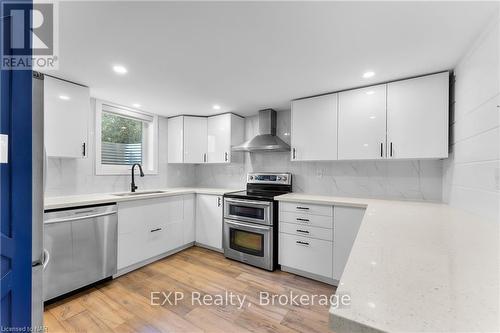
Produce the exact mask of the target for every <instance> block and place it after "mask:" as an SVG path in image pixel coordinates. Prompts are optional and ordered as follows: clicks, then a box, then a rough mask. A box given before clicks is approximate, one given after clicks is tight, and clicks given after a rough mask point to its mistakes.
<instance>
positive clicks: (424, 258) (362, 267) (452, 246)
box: [277, 193, 500, 333]
mask: <svg viewBox="0 0 500 333" xmlns="http://www.w3.org/2000/svg"><path fill="white" fill-rule="evenodd" d="M277 200H280V201H288V202H307V203H316V204H329V205H345V206H353V207H366V213H365V216H364V218H363V222H362V223H361V227H360V229H359V232H358V235H357V237H356V240H355V242H354V245H353V248H352V251H351V254H350V256H349V260H348V262H347V265H346V268H345V270H344V273H343V275H342V278H341V280H340V284H339V287H338V288H337V292H336V293H337V294H339V295H342V294H349V295H350V297H351V305H350V306H348V307H345V308H334V307H332V308H330V325H331V328H332V329H333V330H334V331H335V332H336V333H342V332H355V331H356V332H376V331H385V332H410V331H411V332H457V331H460V332H472V331H474V332H477V331H482V332H499V331H500V310H499V308H500V288H499V281H500V245H499V244H500V241H499V238H500V223H499V221H489V220H484V219H482V218H479V217H478V216H475V215H471V214H468V213H466V212H464V211H462V210H458V209H454V208H451V207H449V206H448V205H445V204H437V203H425V202H411V201H391V200H374V199H356V198H339V197H328V196H315V195H307V194H299V193H291V194H285V195H282V196H280V197H277Z"/></svg>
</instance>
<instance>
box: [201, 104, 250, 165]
mask: <svg viewBox="0 0 500 333" xmlns="http://www.w3.org/2000/svg"><path fill="white" fill-rule="evenodd" d="M244 139H245V119H244V118H242V117H240V116H237V115H235V114H232V113H225V114H220V115H217V116H212V117H208V147H207V162H208V163H231V162H232V161H234V159H235V157H239V160H242V157H243V154H242V153H238V152H232V151H231V147H232V146H235V145H238V144H240V143H242V142H243V141H244Z"/></svg>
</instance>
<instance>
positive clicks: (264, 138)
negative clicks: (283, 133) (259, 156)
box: [232, 109, 290, 152]
mask: <svg viewBox="0 0 500 333" xmlns="http://www.w3.org/2000/svg"><path fill="white" fill-rule="evenodd" d="M232 150H233V151H248V152H266V151H290V145H289V144H288V143H286V142H285V141H283V140H281V139H280V138H279V137H277V136H276V111H274V110H273V109H265V110H260V111H259V135H256V136H254V137H253V138H252V139H250V140H248V141H246V142H244V143H242V144H241V145H238V146H234V147H233V148H232Z"/></svg>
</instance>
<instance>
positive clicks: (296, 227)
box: [280, 222, 333, 242]
mask: <svg viewBox="0 0 500 333" xmlns="http://www.w3.org/2000/svg"><path fill="white" fill-rule="evenodd" d="M280 232H284V233H287V234H292V235H297V236H303V237H308V238H316V239H323V240H327V241H330V242H331V241H332V240H333V230H332V229H325V228H318V227H312V226H308V225H301V224H296V223H285V222H280Z"/></svg>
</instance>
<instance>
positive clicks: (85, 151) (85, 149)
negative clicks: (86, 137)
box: [82, 142, 87, 157]
mask: <svg viewBox="0 0 500 333" xmlns="http://www.w3.org/2000/svg"><path fill="white" fill-rule="evenodd" d="M86 153H87V144H86V142H84V143H82V155H83V157H85V155H86Z"/></svg>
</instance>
